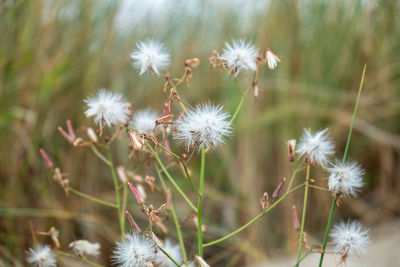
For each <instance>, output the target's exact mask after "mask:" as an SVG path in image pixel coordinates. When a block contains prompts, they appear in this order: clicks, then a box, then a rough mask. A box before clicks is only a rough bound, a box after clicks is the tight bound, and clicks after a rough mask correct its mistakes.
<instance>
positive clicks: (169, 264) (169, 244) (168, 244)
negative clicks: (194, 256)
mask: <svg viewBox="0 0 400 267" xmlns="http://www.w3.org/2000/svg"><path fill="white" fill-rule="evenodd" d="M162 248H163V249H164V250H165V252H167V253H168V255H170V256H171V258H173V259H174V261H176V262H177V263H181V262H182V261H183V257H182V252H181V247H180V245H179V244H177V243H174V242H173V241H172V240H170V239H166V240H165V242H164V245H163V246H162ZM157 262H159V263H160V264H161V266H162V267H174V266H176V265H175V263H174V262H173V261H171V259H170V258H168V257H167V255H165V254H164V253H163V252H162V251H161V250H159V251H158V253H157Z"/></svg>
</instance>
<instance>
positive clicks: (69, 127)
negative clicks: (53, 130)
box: [67, 120, 76, 140]
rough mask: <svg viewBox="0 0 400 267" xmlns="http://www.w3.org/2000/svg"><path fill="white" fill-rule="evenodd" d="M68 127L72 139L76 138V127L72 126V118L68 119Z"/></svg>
mask: <svg viewBox="0 0 400 267" xmlns="http://www.w3.org/2000/svg"><path fill="white" fill-rule="evenodd" d="M67 129H68V135H69V136H70V137H71V139H72V140H75V138H76V136H75V131H74V128H73V127H72V123H71V121H70V120H67Z"/></svg>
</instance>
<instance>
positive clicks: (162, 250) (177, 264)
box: [154, 241, 181, 267]
mask: <svg viewBox="0 0 400 267" xmlns="http://www.w3.org/2000/svg"><path fill="white" fill-rule="evenodd" d="M154 244H156V246H157V247H158V248H159V249H160V250H161V252H162V253H164V255H165V256H167V257H168V259H170V260H171V261H172V262H173V263H174V264H175V265H176V266H178V267H179V266H181V265H180V264H179V263H177V262H176V261H175V260H174V259H173V258H172V257H171V255H169V254H168V252H166V251H165V250H164V249H163V248H162V247H161V246H159V245H158V244H157V242H155V241H154Z"/></svg>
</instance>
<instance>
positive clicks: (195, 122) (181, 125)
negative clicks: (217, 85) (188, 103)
mask: <svg viewBox="0 0 400 267" xmlns="http://www.w3.org/2000/svg"><path fill="white" fill-rule="evenodd" d="M229 117H230V115H229V113H226V112H224V111H222V107H221V106H214V105H211V104H209V103H208V104H202V105H197V106H196V108H195V109H194V110H190V111H189V112H188V114H186V115H185V116H183V118H182V119H181V120H179V121H177V122H176V128H177V130H178V133H176V134H175V138H176V139H178V140H181V141H183V142H184V143H185V146H186V149H187V150H189V149H190V148H191V147H193V148H195V149H199V148H200V145H204V147H205V148H210V147H213V148H215V147H217V146H218V145H220V144H223V143H224V142H225V137H227V136H230V135H231V133H232V130H231V123H230V121H229V120H228V118H229Z"/></svg>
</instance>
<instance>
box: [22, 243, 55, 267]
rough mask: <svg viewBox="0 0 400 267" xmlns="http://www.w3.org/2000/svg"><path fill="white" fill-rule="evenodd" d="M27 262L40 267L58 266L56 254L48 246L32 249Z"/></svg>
mask: <svg viewBox="0 0 400 267" xmlns="http://www.w3.org/2000/svg"><path fill="white" fill-rule="evenodd" d="M26 260H27V261H28V262H29V263H30V264H33V265H35V266H39V267H54V266H57V259H56V254H55V253H54V252H53V250H51V249H50V248H49V247H48V246H41V245H38V246H37V247H35V248H30V249H29V252H28V257H27V258H26Z"/></svg>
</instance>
